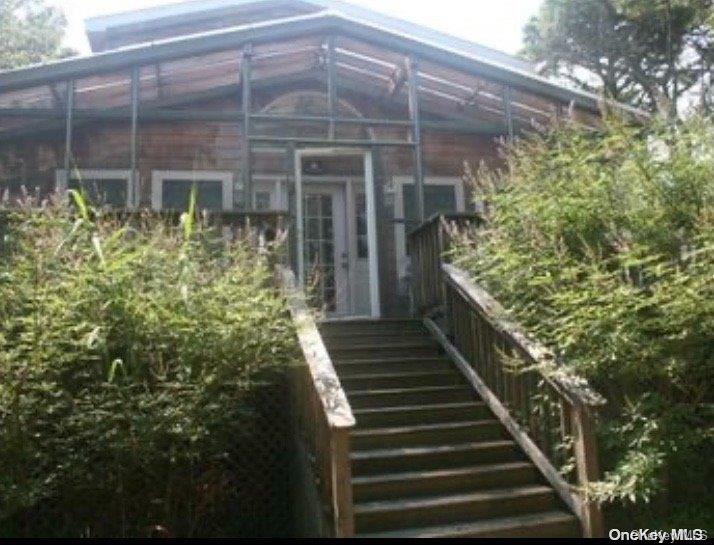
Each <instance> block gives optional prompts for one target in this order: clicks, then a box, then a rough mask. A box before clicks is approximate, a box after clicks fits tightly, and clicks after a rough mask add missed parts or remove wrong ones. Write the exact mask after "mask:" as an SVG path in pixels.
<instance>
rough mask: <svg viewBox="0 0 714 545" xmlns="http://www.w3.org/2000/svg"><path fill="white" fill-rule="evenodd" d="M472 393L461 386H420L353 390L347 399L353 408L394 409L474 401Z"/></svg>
mask: <svg viewBox="0 0 714 545" xmlns="http://www.w3.org/2000/svg"><path fill="white" fill-rule="evenodd" d="M475 397H476V396H475V394H474V392H473V391H472V390H471V389H470V388H468V387H466V386H465V385H464V386H461V385H449V386H422V387H414V388H385V389H379V388H375V389H369V390H353V391H351V392H348V395H347V399H348V400H349V402H350V405H351V406H352V407H353V408H356V409H361V408H366V407H390V406H391V407H394V406H398V405H409V404H413V403H422V404H424V403H447V402H457V401H474V400H475Z"/></svg>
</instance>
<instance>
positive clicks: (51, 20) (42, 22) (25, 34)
mask: <svg viewBox="0 0 714 545" xmlns="http://www.w3.org/2000/svg"><path fill="white" fill-rule="evenodd" d="M66 27H67V19H66V18H65V16H64V14H63V13H62V11H61V10H60V9H59V8H57V7H54V6H47V5H45V3H44V0H0V70H7V69H9V68H15V67H17V66H22V65H25V64H33V63H38V62H45V61H48V60H52V59H57V58H63V57H67V56H69V55H72V54H73V53H74V52H73V51H72V50H71V49H69V48H67V47H64V46H63V45H62V38H63V37H64V31H65V28H66Z"/></svg>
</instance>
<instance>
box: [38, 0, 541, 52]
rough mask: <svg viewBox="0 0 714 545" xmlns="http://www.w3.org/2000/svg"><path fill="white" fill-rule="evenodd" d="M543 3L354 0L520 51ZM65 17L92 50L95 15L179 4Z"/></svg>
mask: <svg viewBox="0 0 714 545" xmlns="http://www.w3.org/2000/svg"><path fill="white" fill-rule="evenodd" d="M541 1H542V0H350V2H351V3H353V4H358V5H360V6H363V7H365V8H369V9H373V10H375V11H380V12H382V13H386V14H387V15H392V16H394V17H399V18H401V19H405V20H408V21H411V22H413V23H417V24H420V25H424V26H428V27H431V28H434V29H436V30H440V31H442V32H448V33H449V34H453V35H455V36H458V37H460V38H465V39H467V40H471V41H473V42H477V43H480V44H482V45H486V46H489V47H492V48H494V49H500V50H501V51H505V52H506V53H511V54H514V53H517V52H518V51H519V50H520V48H521V31H522V29H523V26H524V25H525V23H526V21H527V20H528V18H529V17H530V16H531V15H534V14H535V13H536V11H537V9H538V6H539V5H540V4H541ZM48 3H51V4H55V5H57V6H60V7H61V8H62V9H63V10H64V12H65V15H66V16H67V19H68V22H69V26H68V29H67V45H69V46H70V47H72V48H74V49H75V50H77V51H79V52H80V53H88V52H89V44H88V43H87V40H86V37H85V34H84V20H85V19H86V18H88V17H94V16H97V15H108V14H110V13H116V12H121V11H131V10H134V9H141V8H148V7H153V6H158V5H162V4H175V3H176V0H121V1H116V0H113V1H112V0H49V1H48Z"/></svg>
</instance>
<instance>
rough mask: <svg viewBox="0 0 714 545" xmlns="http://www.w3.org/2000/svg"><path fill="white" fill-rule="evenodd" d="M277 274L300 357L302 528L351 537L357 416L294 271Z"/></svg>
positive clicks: (296, 402) (295, 397)
mask: <svg viewBox="0 0 714 545" xmlns="http://www.w3.org/2000/svg"><path fill="white" fill-rule="evenodd" d="M278 277H279V281H280V284H281V286H282V289H283V293H284V294H285V297H286V299H287V302H288V307H289V309H290V313H291V315H292V319H293V321H294V323H295V325H296V328H297V335H298V340H299V342H300V346H301V348H302V353H303V356H304V361H303V362H301V363H300V364H299V365H297V366H295V367H294V368H293V369H292V370H291V408H292V413H293V416H294V429H295V431H296V435H297V437H296V439H297V449H298V453H297V458H298V465H299V466H300V467H299V468H298V473H299V474H300V475H301V476H302V478H301V479H300V480H301V486H300V488H301V490H300V494H301V495H302V497H301V498H300V499H299V500H298V501H299V503H301V505H299V506H296V507H298V508H299V509H302V510H304V512H303V513H302V517H301V518H302V519H303V521H302V522H303V529H302V532H303V533H308V534H312V535H317V536H321V537H351V536H352V535H353V534H354V515H353V507H352V482H351V469H350V457H349V453H350V432H351V430H352V428H354V426H355V418H354V416H353V414H352V409H351V408H350V404H349V402H348V401H347V397H346V395H345V392H344V390H343V389H342V386H341V385H340V380H339V378H338V377H337V373H336V372H335V368H334V367H333V365H332V361H331V359H330V356H329V354H328V352H327V349H326V348H325V345H324V344H323V341H322V337H321V335H320V333H319V331H318V329H317V326H316V324H315V321H314V319H313V317H312V313H311V311H310V310H309V309H308V306H307V303H306V300H305V296H304V294H303V292H302V290H300V289H299V288H297V286H296V283H295V276H294V274H293V272H292V271H291V270H289V269H287V268H285V267H282V266H279V267H278ZM315 522H317V525H315ZM315 526H317V527H315Z"/></svg>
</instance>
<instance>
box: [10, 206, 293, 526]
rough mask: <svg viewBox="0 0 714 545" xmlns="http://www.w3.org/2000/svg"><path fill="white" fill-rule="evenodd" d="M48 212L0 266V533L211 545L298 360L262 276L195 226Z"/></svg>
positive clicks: (242, 251)
mask: <svg viewBox="0 0 714 545" xmlns="http://www.w3.org/2000/svg"><path fill="white" fill-rule="evenodd" d="M72 196H73V198H74V200H75V202H76V204H77V206H76V207H75V210H76V212H75V214H74V215H70V213H69V212H68V210H66V209H64V208H63V207H62V206H59V205H56V206H51V207H49V208H46V209H44V210H38V209H31V208H28V209H27V210H24V211H23V212H22V213H20V214H17V215H15V216H12V217H11V220H10V222H9V225H8V226H7V234H6V238H5V251H6V252H7V255H5V256H3V257H4V259H3V260H2V262H1V263H0V465H1V466H2V468H3V469H2V471H1V472H0V533H5V534H10V535H12V534H25V535H42V536H48V535H59V536H79V535H85V536H122V535H127V536H132V535H138V536H145V535H147V534H148V533H149V529H150V528H154V527H162V528H164V529H166V531H168V532H169V533H170V534H172V535H178V536H180V535H221V534H222V533H225V532H226V531H227V530H228V526H227V525H230V524H232V523H234V522H235V520H236V519H237V518H239V517H241V516H247V515H245V514H241V513H236V512H235V509H234V506H232V505H231V502H230V500H231V498H232V497H233V494H234V493H235V488H236V487H238V486H240V479H238V478H237V475H239V474H240V472H241V471H244V468H242V467H241V465H240V464H241V463H242V462H245V459H241V458H239V457H237V456H236V449H237V448H239V447H240V446H241V445H239V444H237V443H238V442H239V440H240V439H239V438H241V437H243V438H245V433H242V432H243V431H244V430H245V429H246V427H248V428H250V426H251V418H252V414H251V408H252V406H253V405H252V399H253V396H254V394H255V392H256V391H257V390H256V389H257V388H258V387H260V386H261V385H262V384H265V383H269V382H271V381H273V380H274V378H275V377H276V376H277V374H278V373H279V372H280V370H281V369H284V366H285V365H286V363H287V362H289V361H291V360H292V359H293V358H294V357H295V355H296V351H295V342H294V334H293V331H292V326H291V323H290V321H289V319H287V318H286V311H285V307H284V303H283V301H282V300H281V298H280V297H279V296H278V295H277V294H276V293H275V290H274V289H272V288H270V287H269V286H268V280H269V279H270V274H271V271H270V268H269V266H268V264H267V263H266V260H265V258H264V257H260V256H258V255H257V253H256V252H254V251H253V250H252V249H251V248H250V247H249V246H248V244H247V243H245V242H242V241H237V242H234V243H231V244H227V243H224V242H223V240H222V239H220V238H218V236H217V235H216V234H215V233H214V232H212V231H210V230H208V229H207V228H204V227H202V226H201V224H200V222H196V223H193V222H190V221H187V220H184V222H183V226H182V227H178V228H177V227H171V226H169V225H167V224H166V223H164V222H161V221H159V220H157V219H156V218H152V217H150V216H142V217H139V218H135V219H134V221H132V222H131V223H120V222H117V221H115V220H112V219H111V218H108V217H101V216H100V217H98V218H97V219H93V218H94V214H96V213H98V212H95V211H92V210H90V209H88V208H87V207H86V205H85V204H84V201H83V198H82V197H81V195H79V194H78V193H73V195H72Z"/></svg>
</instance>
